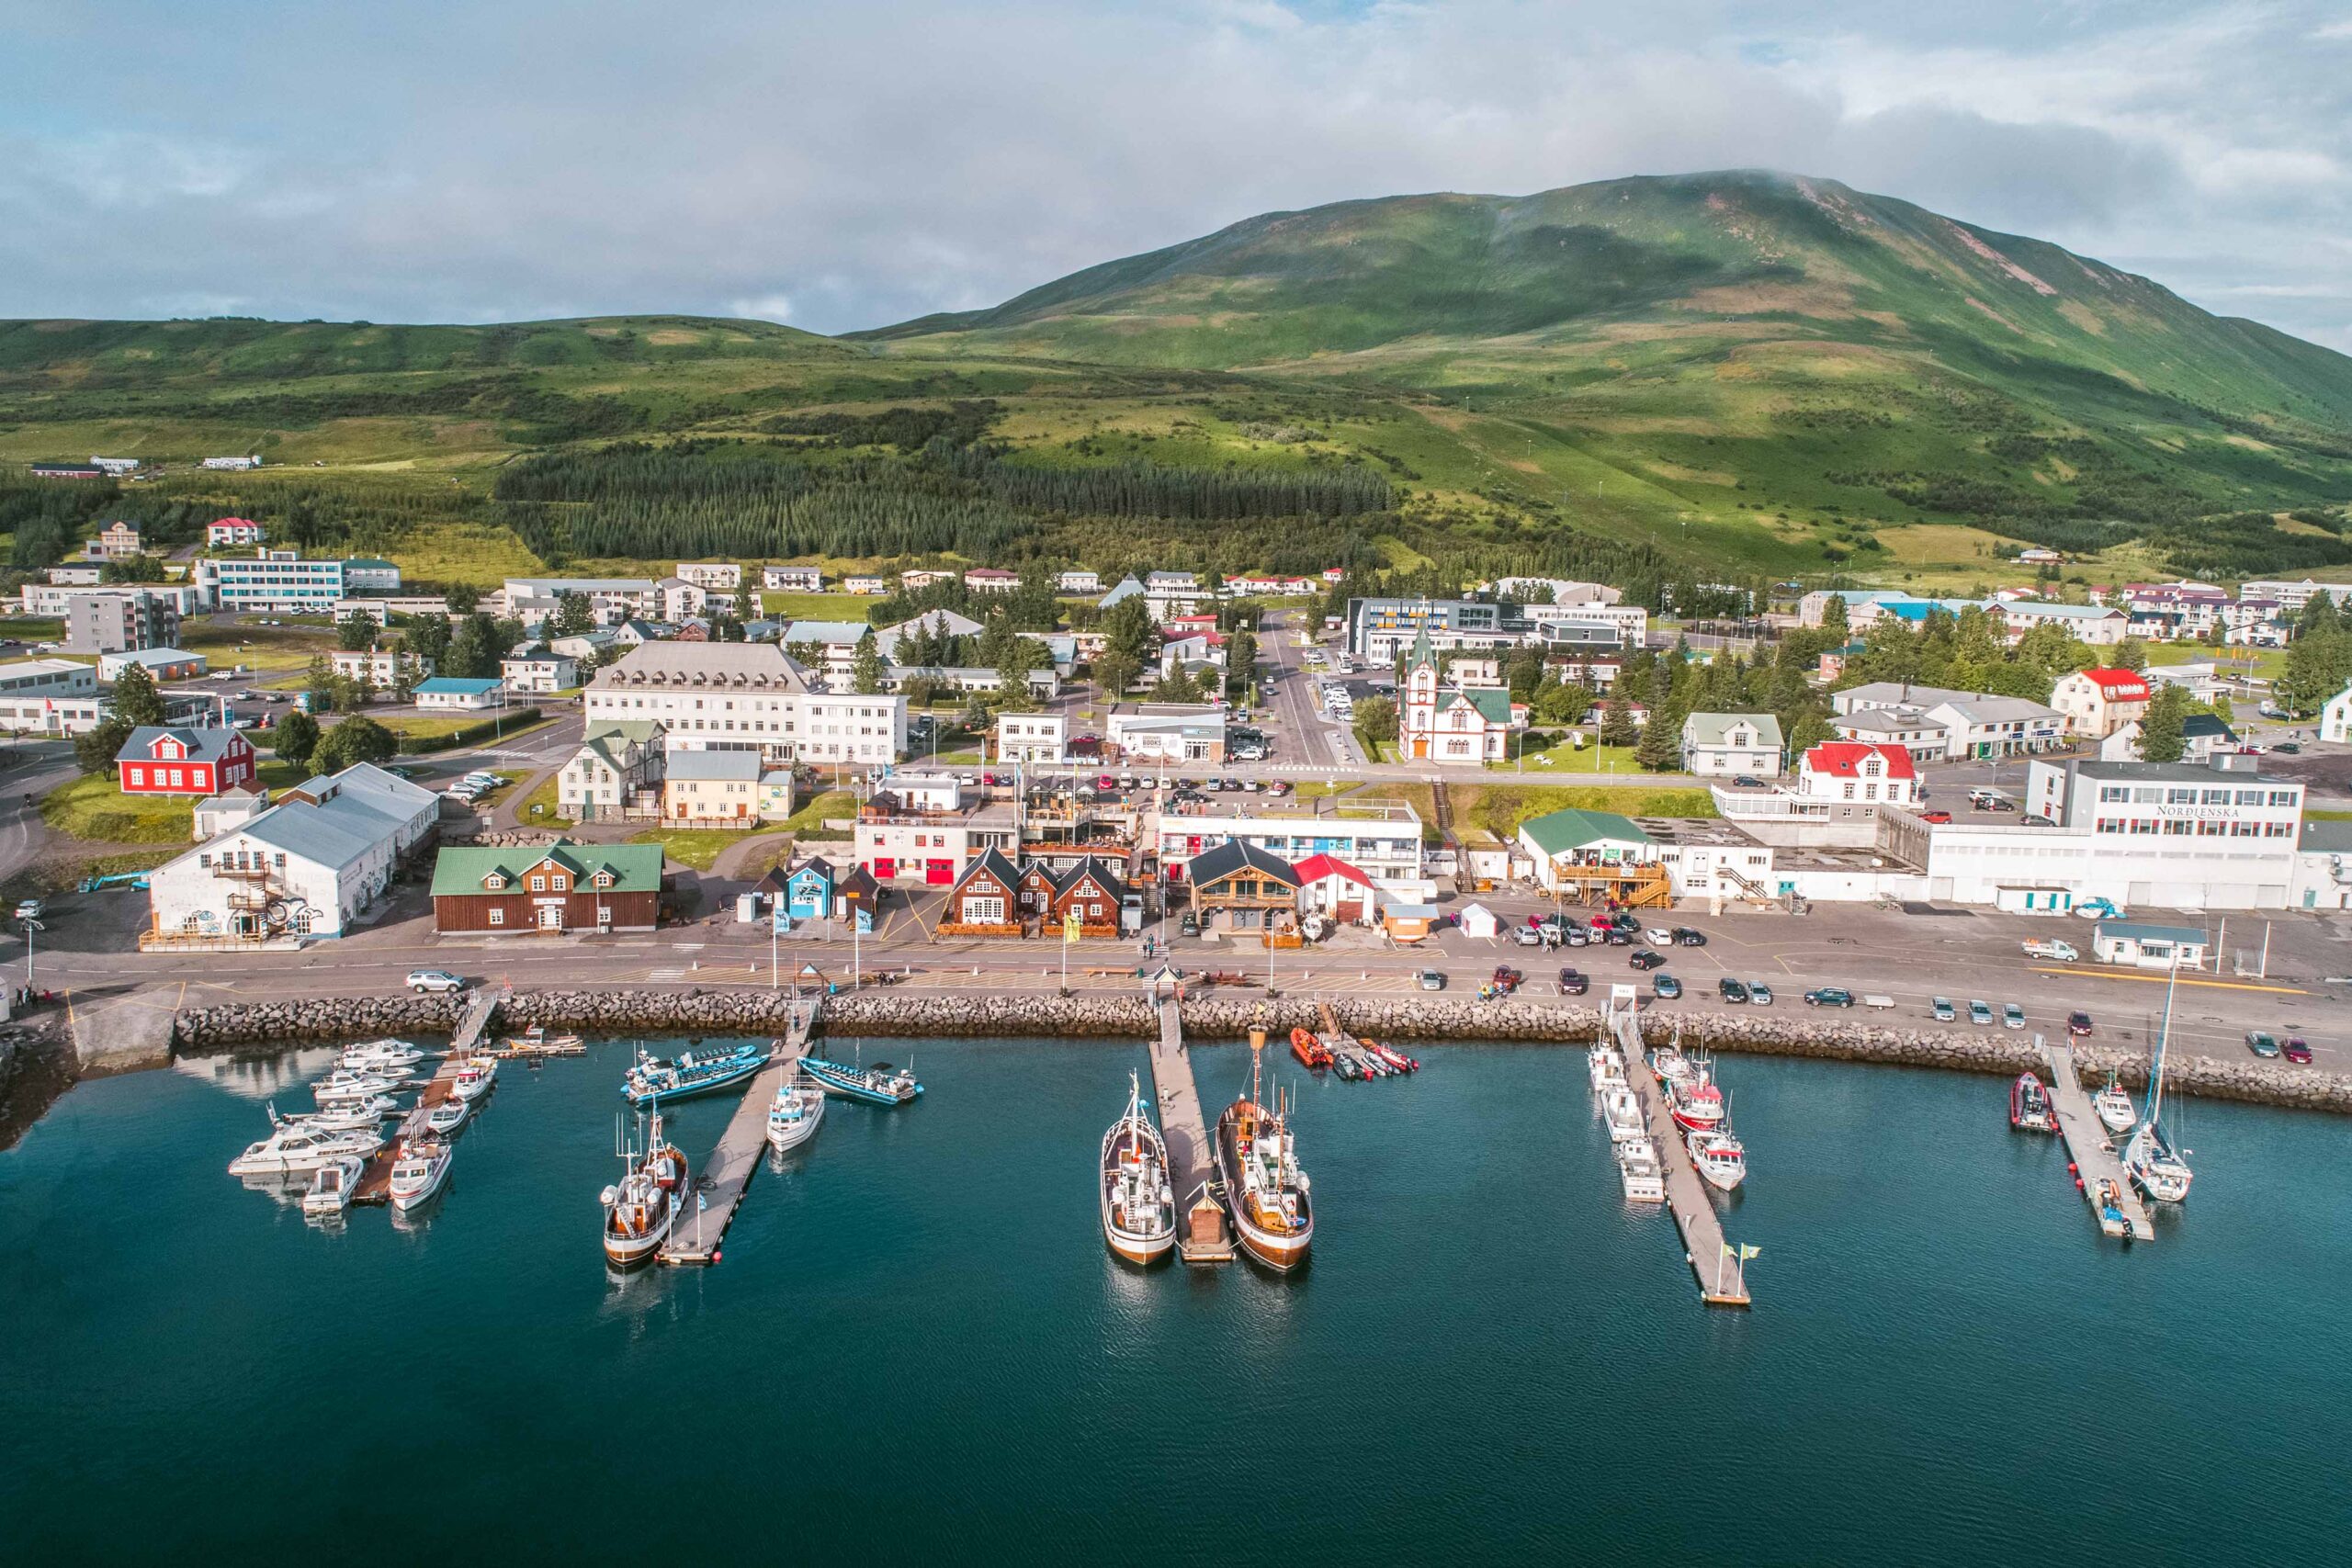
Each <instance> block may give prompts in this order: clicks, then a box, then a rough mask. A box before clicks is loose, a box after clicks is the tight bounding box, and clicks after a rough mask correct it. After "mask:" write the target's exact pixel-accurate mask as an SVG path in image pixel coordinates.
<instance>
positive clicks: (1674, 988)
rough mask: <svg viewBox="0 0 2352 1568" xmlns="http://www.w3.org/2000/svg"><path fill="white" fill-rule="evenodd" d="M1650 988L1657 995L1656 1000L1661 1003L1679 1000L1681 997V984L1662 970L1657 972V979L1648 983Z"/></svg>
mask: <svg viewBox="0 0 2352 1568" xmlns="http://www.w3.org/2000/svg"><path fill="white" fill-rule="evenodd" d="M1650 988H1651V989H1652V990H1654V991H1656V992H1657V998H1658V1000H1660V1001H1662V1002H1670V1001H1675V1000H1679V998H1680V997H1681V995H1682V982H1681V981H1679V980H1678V979H1676V978H1675V977H1674V976H1671V975H1669V974H1668V973H1667V972H1666V971H1665V970H1663V969H1661V970H1659V971H1658V972H1657V978H1656V979H1654V980H1652V981H1651V982H1650Z"/></svg>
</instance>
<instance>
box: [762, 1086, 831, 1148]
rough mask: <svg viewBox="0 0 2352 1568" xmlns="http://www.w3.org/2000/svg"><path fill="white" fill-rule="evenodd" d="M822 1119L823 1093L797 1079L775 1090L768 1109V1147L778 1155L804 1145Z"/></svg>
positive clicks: (823, 1117)
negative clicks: (772, 1101) (773, 1098)
mask: <svg viewBox="0 0 2352 1568" xmlns="http://www.w3.org/2000/svg"><path fill="white" fill-rule="evenodd" d="M824 1119H825V1091H824V1090H822V1089H819V1088H817V1087H816V1085H814V1084H811V1083H809V1082H806V1081H805V1080H802V1079H799V1078H797V1077H795V1078H786V1080H785V1081H784V1082H783V1083H782V1084H779V1085H778V1086H777V1087H776V1091H775V1103H774V1104H772V1105H770V1106H769V1107H768V1147H770V1148H772V1149H774V1150H775V1152H776V1153H778V1154H782V1153H784V1151H785V1150H786V1149H790V1148H797V1147H798V1146H799V1145H802V1144H805V1143H807V1142H808V1141H809V1139H810V1138H811V1137H812V1136H814V1135H815V1134H816V1131H817V1123H818V1122H822V1121H823V1120H824Z"/></svg>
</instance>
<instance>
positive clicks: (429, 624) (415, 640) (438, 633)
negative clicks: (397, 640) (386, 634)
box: [401, 615, 449, 670]
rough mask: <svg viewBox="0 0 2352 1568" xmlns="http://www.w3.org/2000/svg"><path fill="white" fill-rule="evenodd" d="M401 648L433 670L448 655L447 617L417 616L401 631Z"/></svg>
mask: <svg viewBox="0 0 2352 1568" xmlns="http://www.w3.org/2000/svg"><path fill="white" fill-rule="evenodd" d="M401 647H402V648H404V649H407V650H408V651H409V652H411V653H413V654H414V655H416V657H417V658H418V659H419V660H422V661H424V663H427V664H430V665H432V666H433V667H434V668H435V669H436V670H437V669H439V668H440V667H441V661H442V660H444V659H446V658H447V657H448V654H449V617H447V615H419V616H417V617H416V618H415V619H414V620H413V621H410V622H408V623H407V625H406V626H404V627H402V629H401Z"/></svg>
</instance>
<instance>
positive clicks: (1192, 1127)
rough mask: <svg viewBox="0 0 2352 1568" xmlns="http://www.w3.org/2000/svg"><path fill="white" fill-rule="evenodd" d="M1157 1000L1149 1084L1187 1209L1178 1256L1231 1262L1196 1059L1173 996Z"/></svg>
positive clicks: (1174, 1182)
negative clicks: (1189, 1050)
mask: <svg viewBox="0 0 2352 1568" xmlns="http://www.w3.org/2000/svg"><path fill="white" fill-rule="evenodd" d="M1158 999H1159V1039H1158V1040H1156V1041H1154V1042H1153V1043H1152V1047H1151V1084H1152V1093H1153V1095H1154V1096H1155V1097H1156V1098H1157V1099H1158V1100H1159V1135H1160V1138H1161V1140H1162V1141H1163V1142H1165V1143H1166V1144H1167V1145H1168V1184H1169V1186H1170V1187H1171V1188H1173V1189H1174V1190H1175V1193H1176V1202H1177V1204H1178V1206H1179V1207H1180V1208H1181V1209H1182V1210H1183V1215H1182V1218H1181V1219H1180V1220H1179V1221H1178V1222H1177V1229H1176V1255H1177V1256H1178V1257H1179V1258H1182V1259H1183V1260H1184V1261H1185V1262H1187V1263H1225V1262H1229V1261H1231V1260H1232V1258H1233V1227H1232V1224H1230V1222H1228V1221H1227V1218H1226V1213H1225V1205H1224V1203H1223V1202H1221V1201H1219V1200H1218V1197H1217V1195H1216V1190H1215V1183H1216V1161H1215V1160H1214V1159H1212V1158H1211V1157H1210V1155H1209V1131H1208V1122H1207V1119H1206V1116H1205V1115H1204V1112H1203V1111H1202V1110H1201V1094H1200V1089H1199V1088H1198V1087H1197V1086H1195V1085H1194V1083H1193V1061H1192V1058H1191V1056H1189V1055H1186V1054H1185V1051H1184V1023H1183V1020H1182V1018H1181V1017H1179V1016H1178V1011H1177V999H1176V998H1174V997H1161V998H1158Z"/></svg>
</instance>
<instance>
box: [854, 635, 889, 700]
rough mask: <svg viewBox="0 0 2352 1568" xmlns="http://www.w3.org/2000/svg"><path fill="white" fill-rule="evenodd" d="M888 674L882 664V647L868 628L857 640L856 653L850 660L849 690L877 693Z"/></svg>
mask: <svg viewBox="0 0 2352 1568" xmlns="http://www.w3.org/2000/svg"><path fill="white" fill-rule="evenodd" d="M888 673H889V672H888V670H887V669H885V667H884V666H883V663H882V645H881V643H880V642H879V641H878V640H876V637H875V636H874V628H873V627H872V626H868V627H866V628H865V634H864V635H863V636H861V637H859V638H858V639H857V653H856V655H855V657H854V658H853V659H852V660H850V667H849V683H850V690H852V691H854V692H865V693H874V692H878V691H880V690H881V689H882V682H884V681H885V680H887V679H888Z"/></svg>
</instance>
